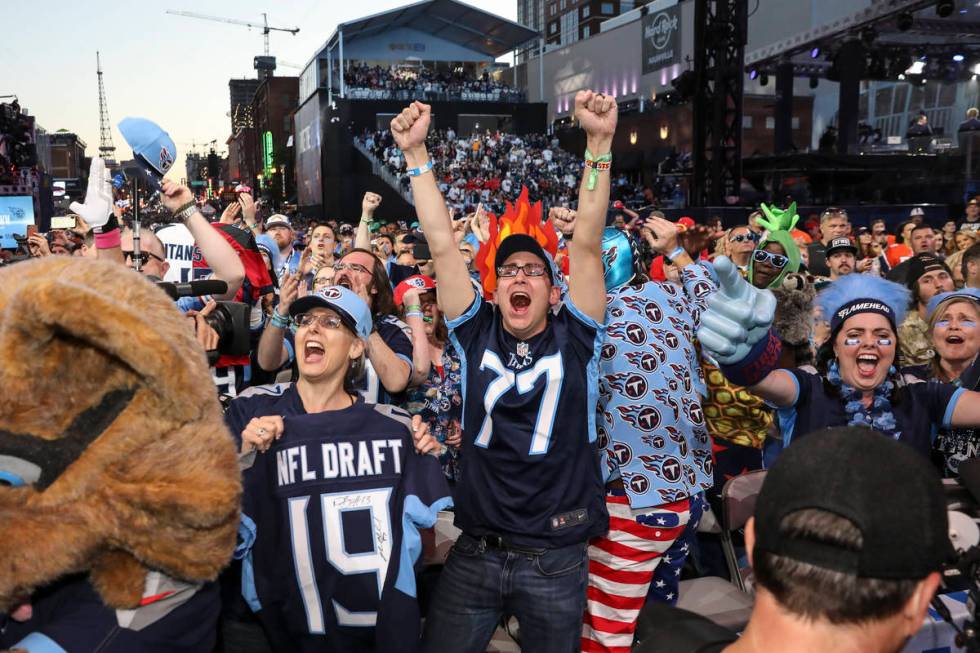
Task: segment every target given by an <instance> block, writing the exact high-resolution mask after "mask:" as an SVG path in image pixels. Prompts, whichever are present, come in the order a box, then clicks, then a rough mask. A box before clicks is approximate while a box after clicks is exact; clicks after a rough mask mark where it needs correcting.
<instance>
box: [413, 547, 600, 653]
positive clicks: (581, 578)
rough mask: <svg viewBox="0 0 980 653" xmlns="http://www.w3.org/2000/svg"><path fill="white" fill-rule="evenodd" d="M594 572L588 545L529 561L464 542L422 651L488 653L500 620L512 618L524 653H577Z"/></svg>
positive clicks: (455, 551) (456, 550) (454, 554)
mask: <svg viewBox="0 0 980 653" xmlns="http://www.w3.org/2000/svg"><path fill="white" fill-rule="evenodd" d="M588 572H589V567H588V557H587V555H586V543H585V542H582V543H581V544H573V545H569V546H565V547H562V548H558V549H545V550H543V551H541V552H526V553H525V552H518V551H513V550H508V549H498V548H494V547H488V546H486V545H484V544H483V543H482V542H481V540H480V539H477V538H473V537H470V536H468V535H466V534H463V535H460V536H459V539H458V540H457V541H456V544H455V545H454V546H453V548H452V551H451V552H450V554H449V559H448V560H447V561H446V566H445V568H444V569H443V570H442V574H441V576H440V578H439V585H438V587H437V588H436V595H435V599H434V600H433V603H432V605H431V606H430V607H429V611H428V614H427V617H426V622H425V634H424V635H423V637H422V650H423V651H424V652H425V653H444V652H445V651H452V652H453V653H482V652H483V651H486V647H487V643H488V642H489V641H490V638H491V637H492V636H493V632H494V630H495V629H496V627H497V624H498V623H499V622H500V619H501V617H502V616H503V615H512V616H514V617H516V618H517V621H518V623H519V624H520V640H521V650H524V651H534V652H535V653H572V652H573V651H578V650H579V646H580V634H581V630H582V614H583V612H584V610H585V588H586V582H587V580H588Z"/></svg>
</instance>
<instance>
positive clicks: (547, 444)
mask: <svg viewBox="0 0 980 653" xmlns="http://www.w3.org/2000/svg"><path fill="white" fill-rule="evenodd" d="M449 329H450V340H451V342H452V344H453V346H454V347H455V348H456V351H457V353H459V356H460V360H461V361H462V371H463V373H462V386H463V441H462V449H463V453H462V456H461V458H462V467H461V474H462V481H461V482H460V483H459V484H457V486H456V494H455V498H456V505H457V509H456V520H455V522H456V526H458V527H459V528H460V529H462V530H463V531H464V532H466V533H468V534H469V535H472V536H476V537H479V536H481V535H486V534H491V533H492V534H497V535H501V536H504V538H505V539H506V540H507V541H508V542H510V543H512V544H515V545H518V546H525V547H535V548H554V547H560V546H566V545H569V544H574V543H579V542H584V541H586V540H588V539H589V538H590V537H593V536H595V535H599V534H601V533H605V532H606V530H607V529H608V526H609V515H608V513H607V512H606V505H605V491H604V484H603V481H602V473H601V470H600V465H599V457H598V454H599V449H598V446H597V442H596V424H595V410H596V403H597V401H598V383H597V379H598V376H599V369H598V363H599V352H600V348H601V345H602V340H603V338H604V336H605V327H604V326H602V325H600V324H598V323H597V322H595V321H594V320H592V319H590V318H589V317H588V316H586V315H584V314H583V313H581V312H580V311H579V310H578V309H577V308H575V306H574V305H573V304H572V303H571V301H570V300H566V301H565V303H564V304H563V305H562V306H561V308H560V309H559V310H558V311H557V313H556V314H553V315H552V314H549V316H548V325H547V327H546V328H545V330H544V331H542V332H541V333H540V334H538V335H536V336H534V337H533V338H531V339H530V340H528V341H526V342H525V341H521V340H519V339H517V338H515V337H514V336H512V335H511V334H510V333H508V332H507V331H505V330H504V327H503V323H502V321H501V316H500V312H499V311H498V310H497V308H496V306H494V305H493V304H492V303H489V302H485V301H484V300H483V298H482V297H480V296H479V295H477V296H476V299H474V301H473V303H472V304H471V305H470V307H469V308H468V309H467V310H466V312H465V313H463V314H462V315H460V316H459V317H457V318H456V319H455V320H451V321H450V322H449Z"/></svg>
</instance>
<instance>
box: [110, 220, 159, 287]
mask: <svg viewBox="0 0 980 653" xmlns="http://www.w3.org/2000/svg"><path fill="white" fill-rule="evenodd" d="M120 247H121V248H122V251H123V256H124V257H125V258H126V265H128V266H130V267H132V265H133V256H132V254H133V232H132V231H130V230H128V229H127V230H126V233H124V234H123V235H122V237H121V238H120ZM140 254H141V255H142V259H143V261H142V262H141V264H140V272H142V273H143V274H145V275H147V276H150V277H157V278H158V279H163V277H164V276H165V275H166V274H167V270H168V269H170V264H169V263H167V258H166V255H165V252H164V249H163V243H162V242H160V239H159V238H157V236H156V234H155V233H153V232H152V231H150V230H148V229H143V230H140Z"/></svg>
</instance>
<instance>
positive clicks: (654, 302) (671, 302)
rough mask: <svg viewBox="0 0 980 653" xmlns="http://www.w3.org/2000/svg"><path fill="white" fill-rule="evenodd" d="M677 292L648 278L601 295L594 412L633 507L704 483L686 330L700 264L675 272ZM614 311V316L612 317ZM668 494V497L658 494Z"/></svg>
mask: <svg viewBox="0 0 980 653" xmlns="http://www.w3.org/2000/svg"><path fill="white" fill-rule="evenodd" d="M681 279H682V281H683V283H684V291H685V292H684V294H681V293H679V292H678V291H677V288H675V287H674V286H673V285H672V284H669V283H656V282H650V283H646V284H643V286H641V287H639V288H637V287H635V286H633V287H631V286H625V287H623V288H620V289H618V290H614V291H613V292H611V293H609V301H608V303H607V317H608V319H609V323H608V327H607V340H606V342H605V343H603V347H602V349H603V351H605V348H606V347H612V348H613V349H614V351H615V355H611V356H605V355H604V356H602V357H601V359H600V361H599V387H600V394H599V397H600V403H599V413H598V414H599V415H600V416H601V417H602V419H603V421H604V428H605V429H606V432H607V434H608V436H607V439H608V443H607V445H606V447H605V458H606V464H607V466H608V468H609V470H610V476H612V477H616V476H617V475H618V476H619V477H620V478H622V480H623V487H624V488H625V490H626V494H627V496H628V497H629V500H630V505H631V507H632V508H634V509H638V508H649V507H652V506H657V505H660V504H663V503H665V502H668V501H676V500H678V499H682V498H684V497H686V496H692V495H695V494H697V493H699V492H701V491H703V490H706V489H708V488H710V487H711V485H712V477H711V474H708V473H706V472H705V469H704V467H705V465H704V457H705V456H707V457H708V458H710V454H711V450H710V446H709V445H708V443H707V442H706V441H705V440H703V439H702V437H701V434H700V431H702V430H703V423H704V415H703V413H702V412H701V403H700V398H699V395H700V394H703V393H704V382H703V376H702V375H701V373H700V370H699V369H698V366H697V365H696V364H694V365H692V363H691V361H696V360H697V353H696V351H695V349H694V343H693V334H694V330H695V329H696V327H697V319H698V316H699V315H700V311H701V309H702V305H703V302H704V301H705V298H706V297H707V293H705V292H704V288H705V284H708V285H709V286H711V287H714V284H713V282H712V281H711V278H710V277H709V276H708V273H707V270H705V269H704V268H703V267H701V266H700V265H692V266H688V267H686V268H684V269H683V270H682V272H681ZM615 315H619V317H614V316H615ZM665 497H669V498H665Z"/></svg>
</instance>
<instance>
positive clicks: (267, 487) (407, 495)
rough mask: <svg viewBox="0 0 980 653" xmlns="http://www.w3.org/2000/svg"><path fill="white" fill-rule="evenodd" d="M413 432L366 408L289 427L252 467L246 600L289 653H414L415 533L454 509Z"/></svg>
mask: <svg viewBox="0 0 980 653" xmlns="http://www.w3.org/2000/svg"><path fill="white" fill-rule="evenodd" d="M410 424H411V421H410V418H409V416H408V414H407V413H405V412H404V411H401V410H399V409H397V408H394V407H392V406H384V405H374V404H365V403H363V402H360V401H359V402H357V403H356V404H355V405H354V406H351V407H350V408H348V409H344V410H338V411H329V412H326V413H314V414H306V415H292V416H287V417H286V418H285V419H284V425H285V429H284V432H283V435H282V436H281V437H280V439H279V440H278V441H276V443H275V444H274V445H273V446H272V448H270V449H269V451H268V452H266V453H255V454H253V456H252V460H251V463H250V465H249V464H246V469H245V470H244V471H243V484H244V497H243V500H242V528H241V534H242V540H243V542H242V545H241V546H240V547H239V550H238V551H237V552H236V555H237V556H238V557H240V558H243V565H242V580H243V583H242V591H243V595H244V597H245V599H246V601H247V602H248V604H249V606H250V607H251V608H252V609H253V610H255V611H256V612H257V615H258V617H259V618H260V619H261V620H262V621H263V624H264V625H265V626H266V628H267V629H268V630H269V631H270V632H272V633H275V635H274V639H276V640H278V641H280V642H283V644H282V645H284V646H286V647H287V648H288V650H294V651H314V650H316V651H319V650H331V651H340V652H344V653H346V652H347V651H350V652H351V653H353V652H354V651H365V650H372V651H412V650H414V646H415V642H416V641H417V639H418V623H419V613H418V608H417V604H416V600H415V596H416V593H415V572H414V569H413V565H414V564H415V562H416V561H417V560H418V558H419V555H420V553H421V550H422V544H421V538H420V535H419V532H418V529H420V528H429V527H431V526H432V525H434V524H435V521H436V516H437V513H438V511H439V510H441V509H442V508H445V507H448V506H451V505H452V501H451V499H450V498H449V490H448V487H447V486H446V481H445V478H444V477H443V474H442V470H441V468H440V467H439V464H438V461H437V460H436V459H435V458H434V457H432V456H422V455H418V454H416V453H415V451H414V448H413V442H412V436H411V430H410ZM287 643H288V644H287Z"/></svg>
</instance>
